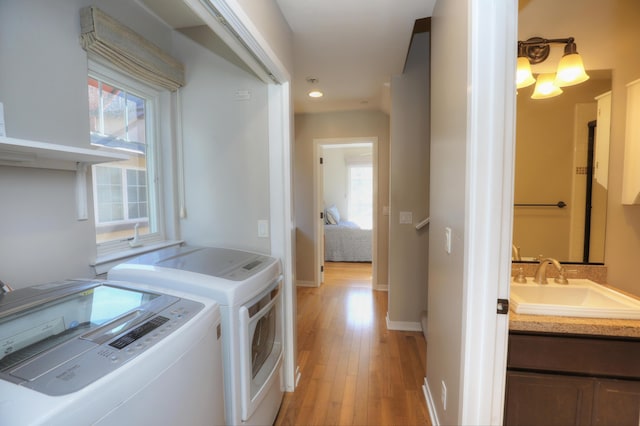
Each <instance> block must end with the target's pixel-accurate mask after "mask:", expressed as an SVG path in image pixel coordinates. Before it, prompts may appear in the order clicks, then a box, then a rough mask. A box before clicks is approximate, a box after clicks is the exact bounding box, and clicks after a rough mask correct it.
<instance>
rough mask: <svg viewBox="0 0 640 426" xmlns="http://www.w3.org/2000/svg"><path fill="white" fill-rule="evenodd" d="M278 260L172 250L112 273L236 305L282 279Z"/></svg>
mask: <svg viewBox="0 0 640 426" xmlns="http://www.w3.org/2000/svg"><path fill="white" fill-rule="evenodd" d="M281 274H282V269H281V265H280V261H279V260H278V259H276V258H274V257H269V256H265V255H262V254H258V253H251V252H246V251H241V250H233V249H226V248H219V247H193V246H182V247H170V248H166V249H162V250H158V251H156V252H153V253H148V254H144V255H142V256H139V257H137V258H134V259H132V260H129V261H127V262H125V263H121V264H119V265H117V266H115V267H114V268H112V269H111V270H110V271H109V279H112V280H124V281H131V282H140V283H148V284H153V285H154V286H159V287H163V288H172V289H176V290H180V291H185V292H187V293H194V294H198V295H202V296H206V297H209V298H212V299H214V300H215V301H216V302H218V303H219V304H221V305H227V306H234V305H237V304H239V303H243V302H245V301H247V300H249V299H251V298H253V297H255V296H257V295H258V294H260V293H261V292H262V291H264V289H265V288H266V287H268V286H269V285H271V284H272V283H273V282H274V281H275V280H277V279H279V278H280V277H281Z"/></svg>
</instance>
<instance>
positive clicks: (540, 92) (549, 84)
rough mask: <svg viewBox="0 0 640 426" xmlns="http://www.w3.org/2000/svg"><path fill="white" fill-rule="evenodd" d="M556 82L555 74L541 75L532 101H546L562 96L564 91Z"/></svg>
mask: <svg viewBox="0 0 640 426" xmlns="http://www.w3.org/2000/svg"><path fill="white" fill-rule="evenodd" d="M554 80H555V75H554V74H540V75H539V76H538V80H537V81H536V87H535V89H534V90H533V95H531V99H546V98H553V97H554V96H558V95H560V94H561V93H562V89H561V88H559V87H558V86H556V85H555V84H554Z"/></svg>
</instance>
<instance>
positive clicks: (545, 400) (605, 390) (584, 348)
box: [504, 333, 640, 426]
mask: <svg viewBox="0 0 640 426" xmlns="http://www.w3.org/2000/svg"><path fill="white" fill-rule="evenodd" d="M504 423H505V424H506V425H607V426H609V425H634V426H637V425H638V424H640V340H634V339H612V338H602V337H585V336H568V335H550V334H527V333H510V335H509V350H508V357H507V386H506V398H505V415H504Z"/></svg>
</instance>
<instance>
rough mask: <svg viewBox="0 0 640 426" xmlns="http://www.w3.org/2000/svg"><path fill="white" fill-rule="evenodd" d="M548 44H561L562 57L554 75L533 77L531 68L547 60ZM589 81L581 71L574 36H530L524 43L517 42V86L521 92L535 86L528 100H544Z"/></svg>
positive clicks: (549, 48) (582, 66)
mask: <svg viewBox="0 0 640 426" xmlns="http://www.w3.org/2000/svg"><path fill="white" fill-rule="evenodd" d="M551 44H564V55H563V57H562V59H560V62H559V63H558V69H557V71H556V73H555V75H554V74H540V75H539V76H538V79H537V81H536V79H535V78H534V77H533V74H532V72H531V65H535V64H539V63H541V62H544V61H545V60H546V59H547V58H548V57H549V51H550V50H551ZM588 79H589V76H588V75H587V73H586V72H585V70H584V64H583V62H582V58H581V57H580V55H579V54H578V51H577V48H576V43H575V42H574V39H573V37H568V38H554V39H544V38H541V37H532V38H530V39H528V40H526V41H518V65H517V71H516V86H517V87H518V88H519V89H521V88H523V87H527V86H530V85H532V84H533V83H536V87H535V89H534V91H533V95H531V98H533V99H545V98H551V97H553V96H558V95H559V94H561V93H562V89H561V87H566V86H573V85H575V84H580V83H582V82H585V81H587V80H588Z"/></svg>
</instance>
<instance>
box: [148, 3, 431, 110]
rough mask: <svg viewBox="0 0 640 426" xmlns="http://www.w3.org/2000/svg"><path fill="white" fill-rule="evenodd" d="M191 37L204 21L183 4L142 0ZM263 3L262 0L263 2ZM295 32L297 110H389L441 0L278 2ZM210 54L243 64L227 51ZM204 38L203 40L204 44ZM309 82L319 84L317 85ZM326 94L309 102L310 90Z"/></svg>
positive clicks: (293, 87)
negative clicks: (396, 79)
mask: <svg viewBox="0 0 640 426" xmlns="http://www.w3.org/2000/svg"><path fill="white" fill-rule="evenodd" d="M140 1H141V2H142V3H143V4H144V5H146V6H147V7H148V8H149V9H150V10H151V11H153V12H154V13H155V14H156V15H158V17H160V18H161V19H163V20H164V21H165V22H167V24H169V25H170V26H171V27H172V28H175V29H180V30H181V31H182V32H183V33H185V34H187V35H188V36H192V34H189V32H190V31H192V29H193V28H194V27H198V26H202V25H203V24H204V23H203V22H202V21H201V20H200V19H199V18H197V17H196V16H195V15H194V14H193V12H191V10H190V9H189V8H188V7H187V6H186V5H185V4H184V3H182V2H181V1H175V0H140ZM260 1H263V0H260ZM276 2H277V4H278V5H279V7H280V10H281V11H282V14H283V15H284V17H285V19H286V21H287V22H288V24H289V26H290V27H291V30H292V32H293V61H294V75H293V82H292V89H293V99H294V109H295V112H296V113H313V112H329V111H344V110H355V109H376V110H382V111H385V112H388V108H389V105H388V104H389V82H390V80H391V76H392V75H396V74H400V73H402V68H403V66H404V61H405V58H406V55H407V52H408V49H409V42H410V40H411V35H412V31H413V26H414V23H415V21H416V20H417V19H420V18H425V17H428V16H431V14H432V11H433V6H434V4H435V2H436V0H276ZM213 38H214V37H209V39H210V41H211V46H210V47H211V48H212V50H214V51H216V53H218V54H221V56H224V57H225V58H226V59H228V60H230V61H232V62H234V63H236V64H238V58H237V57H236V56H235V55H234V54H233V52H231V51H230V50H229V49H227V50H226V51H221V50H220V46H219V42H218V43H217V44H218V46H217V47H216V46H214V44H215V43H216V42H215V41H214V40H213ZM203 40H204V38H203V37H199V40H198V41H199V42H201V43H202V42H203ZM308 78H315V79H317V82H316V83H314V84H311V83H309V82H307V79H308ZM312 87H313V88H318V89H320V90H322V92H323V93H324V96H323V97H322V98H320V99H311V98H309V97H308V96H307V93H308V92H309V91H310V89H311V88H312Z"/></svg>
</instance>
